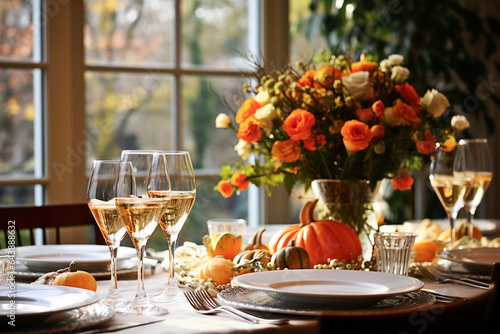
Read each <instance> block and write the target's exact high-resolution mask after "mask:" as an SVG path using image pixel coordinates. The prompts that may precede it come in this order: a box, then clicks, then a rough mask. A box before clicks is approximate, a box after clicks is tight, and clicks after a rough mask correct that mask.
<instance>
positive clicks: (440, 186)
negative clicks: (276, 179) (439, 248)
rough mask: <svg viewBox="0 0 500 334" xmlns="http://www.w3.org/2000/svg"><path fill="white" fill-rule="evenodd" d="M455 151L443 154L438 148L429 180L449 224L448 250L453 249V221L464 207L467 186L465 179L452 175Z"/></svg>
mask: <svg viewBox="0 0 500 334" xmlns="http://www.w3.org/2000/svg"><path fill="white" fill-rule="evenodd" d="M454 156H455V150H453V151H451V152H445V151H443V150H441V149H440V148H439V147H438V149H437V152H436V154H435V156H433V160H432V162H431V167H430V174H429V180H430V182H431V185H432V188H434V191H435V192H436V194H437V196H438V198H439V200H440V201H441V204H442V205H443V208H444V210H445V211H446V215H447V216H448V220H449V222H450V237H451V242H450V246H449V248H450V249H451V248H454V247H455V242H456V235H455V219H456V218H457V215H458V211H460V209H461V208H462V207H463V205H464V196H465V193H466V191H467V187H468V185H469V183H470V182H469V180H468V179H467V178H462V177H455V176H454V175H453V163H454Z"/></svg>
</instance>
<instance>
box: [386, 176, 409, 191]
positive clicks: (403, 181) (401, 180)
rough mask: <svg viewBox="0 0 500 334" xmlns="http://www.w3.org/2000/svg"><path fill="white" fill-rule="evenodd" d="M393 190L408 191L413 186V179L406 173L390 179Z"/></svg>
mask: <svg viewBox="0 0 500 334" xmlns="http://www.w3.org/2000/svg"><path fill="white" fill-rule="evenodd" d="M391 184H392V187H393V188H394V190H410V189H411V186H412V185H413V178H412V177H411V176H410V175H409V174H408V173H406V172H403V173H402V174H401V175H399V176H396V177H394V178H392V179H391Z"/></svg>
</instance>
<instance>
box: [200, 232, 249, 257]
mask: <svg viewBox="0 0 500 334" xmlns="http://www.w3.org/2000/svg"><path fill="white" fill-rule="evenodd" d="M203 244H204V245H205V246H206V247H207V253H208V256H210V257H214V256H217V255H222V256H223V257H224V258H226V259H228V260H233V259H234V257H235V256H236V255H238V253H240V252H241V244H242V238H241V235H240V236H234V235H232V234H231V233H229V232H224V233H221V234H217V235H213V236H208V235H205V236H204V237H203Z"/></svg>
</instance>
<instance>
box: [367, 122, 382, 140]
mask: <svg viewBox="0 0 500 334" xmlns="http://www.w3.org/2000/svg"><path fill="white" fill-rule="evenodd" d="M370 131H371V133H372V135H373V138H374V139H375V138H382V137H384V135H385V129H384V127H383V126H382V125H380V124H376V125H374V126H372V127H371V128H370Z"/></svg>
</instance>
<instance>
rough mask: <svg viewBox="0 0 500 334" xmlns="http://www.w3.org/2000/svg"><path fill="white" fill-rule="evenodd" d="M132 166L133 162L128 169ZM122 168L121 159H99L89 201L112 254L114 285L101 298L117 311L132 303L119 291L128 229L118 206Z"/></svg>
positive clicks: (94, 172)
mask: <svg viewBox="0 0 500 334" xmlns="http://www.w3.org/2000/svg"><path fill="white" fill-rule="evenodd" d="M126 168H129V169H131V168H132V167H131V165H130V164H129V165H128V166H124V169H126ZM119 171H120V161H119V160H96V161H94V163H93V165H92V171H91V173H90V178H89V182H88V185H87V204H88V206H89V209H90V211H92V214H93V215H94V218H95V221H96V222H97V225H98V226H99V229H100V230H101V233H102V235H103V237H104V240H105V241H106V244H107V245H108V247H109V251H110V253H111V265H110V272H111V284H110V287H109V291H108V294H107V295H106V296H105V297H104V298H102V299H101V303H103V304H105V305H108V306H110V307H112V308H113V309H115V310H116V311H126V309H127V306H128V305H129V304H130V302H129V301H127V300H126V299H125V298H123V297H122V296H121V294H120V293H119V292H118V282H117V277H116V275H117V263H116V257H117V254H118V248H119V246H120V243H121V241H122V240H123V237H124V236H125V233H127V230H126V228H125V224H124V223H123V220H122V218H121V216H120V214H119V213H118V209H117V208H116V205H115V197H116V181H117V179H118V173H119Z"/></svg>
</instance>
